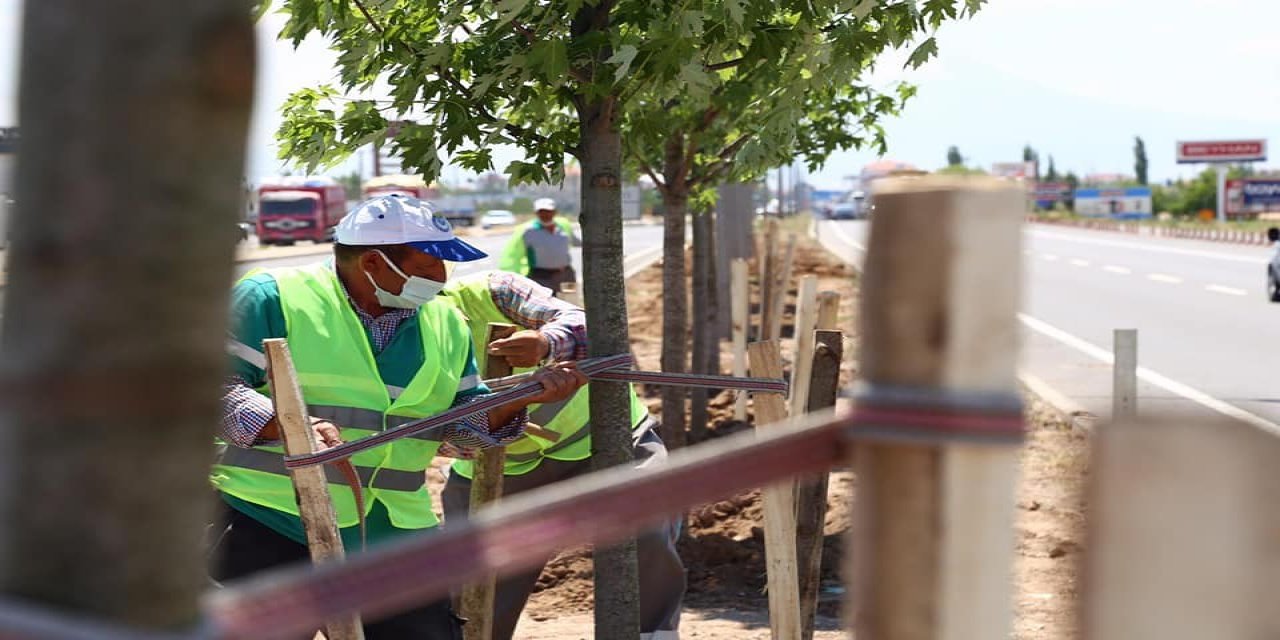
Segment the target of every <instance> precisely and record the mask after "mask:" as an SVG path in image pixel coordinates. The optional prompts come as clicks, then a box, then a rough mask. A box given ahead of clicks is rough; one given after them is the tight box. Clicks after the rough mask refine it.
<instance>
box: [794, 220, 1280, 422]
mask: <svg viewBox="0 0 1280 640" xmlns="http://www.w3.org/2000/svg"><path fill="white" fill-rule="evenodd" d="M867 226H868V223H866V222H861V221H854V222H845V221H841V222H832V221H826V222H822V223H820V227H819V236H820V237H821V238H823V240H824V242H826V243H827V244H828V246H829V247H831V248H833V249H834V250H836V251H837V252H840V253H841V254H842V255H845V256H846V257H847V258H848V259H850V260H851V261H853V262H855V263H856V262H860V260H861V258H862V251H863V250H862V249H860V248H859V247H865V245H866V233H867ZM1023 238H1024V249H1023V264H1024V277H1023V283H1024V292H1023V316H1022V320H1023V324H1024V326H1025V327H1026V329H1027V330H1026V332H1025V335H1024V349H1023V369H1024V371H1025V372H1026V373H1029V374H1031V375H1033V376H1035V377H1037V378H1040V379H1042V380H1044V381H1045V382H1047V383H1048V384H1049V385H1050V386H1052V387H1054V388H1055V389H1057V390H1059V391H1060V392H1062V393H1063V394H1065V395H1067V396H1068V397H1070V398H1072V399H1073V400H1076V401H1077V402H1079V403H1080V404H1082V405H1083V406H1084V407H1085V408H1086V409H1088V410H1090V411H1092V412H1094V413H1096V414H1098V415H1101V416H1107V415H1109V414H1110V402H1111V397H1110V388H1111V367H1110V364H1109V363H1108V362H1107V360H1106V359H1107V357H1108V356H1109V351H1110V348H1111V347H1110V345H1111V343H1112V332H1113V330H1114V329H1137V330H1138V340H1139V354H1138V358H1139V364H1140V365H1141V366H1142V367H1143V368H1144V370H1143V371H1142V372H1140V373H1141V382H1140V385H1139V394H1140V402H1139V404H1140V408H1141V409H1144V410H1151V411H1156V410H1170V411H1178V412H1181V413H1185V414H1190V415H1209V414H1213V413H1228V414H1232V415H1235V416H1236V417H1240V418H1244V419H1249V420H1254V421H1255V423H1256V424H1258V426H1261V427H1263V428H1273V429H1278V430H1280V427H1275V426H1274V424H1268V423H1280V385H1277V377H1278V376H1277V373H1278V369H1277V367H1280V357H1278V356H1277V351H1278V349H1280V304H1273V303H1270V302H1269V301H1267V299H1266V297H1265V273H1266V272H1265V265H1266V263H1267V260H1268V257H1269V255H1270V252H1271V249H1269V248H1267V247H1257V246H1248V245H1234V244H1226V243H1212V242H1200V241H1190V240H1179V239H1172V238H1155V237H1149V236H1138V235H1127V234H1119V233H1111V232H1101V231H1086V230H1077V229H1063V228H1059V227H1044V226H1036V225H1031V226H1028V227H1027V229H1026V231H1025V232H1024V236H1023Z"/></svg>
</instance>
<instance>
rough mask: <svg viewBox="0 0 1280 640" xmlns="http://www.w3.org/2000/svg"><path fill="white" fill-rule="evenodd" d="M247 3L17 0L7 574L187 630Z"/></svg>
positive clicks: (206, 510)
mask: <svg viewBox="0 0 1280 640" xmlns="http://www.w3.org/2000/svg"><path fill="white" fill-rule="evenodd" d="M249 10H250V5H249V3H248V2H245V1H243V0H207V1H204V2H171V1H169V0H134V1H131V2H127V3H107V2H91V3H84V2H77V1H74V0H41V1H40V2H29V3H27V4H26V6H25V8H24V27H23V38H22V43H23V51H22V80H21V92H20V95H21V98H20V103H19V106H18V108H19V115H20V120H21V122H22V127H23V129H22V136H23V138H22V142H21V150H20V153H21V157H22V161H21V162H20V163H19V165H18V169H17V176H16V178H17V192H16V194H15V195H16V198H17V211H16V215H15V216H14V220H13V224H12V227H11V237H12V240H13V243H12V245H11V248H10V250H9V257H8V267H9V282H8V286H7V289H6V291H5V294H6V300H7V301H8V304H6V305H5V309H4V311H5V313H4V320H3V338H2V339H0V348H2V349H3V357H2V358H0V361H3V362H4V378H5V385H6V398H5V402H4V406H3V413H0V434H3V438H4V442H3V447H0V450H2V451H4V454H5V461H4V464H3V465H0V469H3V474H4V486H5V487H8V489H6V490H5V491H4V494H3V499H0V513H3V518H4V522H5V523H6V524H5V535H4V536H3V537H2V538H0V590H3V592H4V593H5V595H6V596H8V597H9V598H10V599H11V600H10V601H11V602H18V601H28V602H33V603H38V604H42V605H46V606H48V607H50V608H53V609H59V610H64V611H67V612H73V613H75V614H77V615H79V616H82V617H84V618H88V619H94V618H99V619H103V620H110V621H113V622H116V623H118V624H122V625H132V626H135V627H137V628H138V629H139V632H138V635H142V633H141V629H151V630H161V629H164V630H174V629H180V628H182V627H188V628H190V627H193V626H194V624H195V623H196V621H197V619H198V610H197V600H198V597H199V596H200V594H201V593H202V592H203V591H204V590H205V588H206V586H207V580H206V579H205V578H204V576H205V569H204V560H205V558H204V552H203V550H202V549H201V543H200V541H201V537H202V533H203V531H204V529H205V527H206V525H207V523H208V521H209V517H210V516H211V514H212V507H213V504H212V503H211V501H210V500H209V486H208V468H209V464H210V463H211V461H212V455H213V448H212V436H213V433H214V428H215V425H216V423H217V416H218V389H219V387H220V384H221V380H222V377H223V374H224V369H223V367H224V363H225V357H224V355H223V336H225V335H226V322H227V321H226V318H227V302H228V295H229V291H228V287H227V283H228V282H230V281H231V278H232V258H233V256H234V253H235V244H236V240H237V238H236V231H235V222H236V220H237V219H238V218H239V217H240V213H241V208H242V206H243V201H242V198H243V194H244V192H243V190H242V182H241V181H242V179H243V176H244V154H245V139H246V137H247V134H248V125H249V110H250V106H251V103H252V94H253V68H254V37H253V28H252V23H251V20H250V12H249Z"/></svg>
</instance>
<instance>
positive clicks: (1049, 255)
mask: <svg viewBox="0 0 1280 640" xmlns="http://www.w3.org/2000/svg"><path fill="white" fill-rule="evenodd" d="M1040 257H1041V258H1044V259H1045V260H1048V261H1049V262H1055V261H1057V259H1058V256H1056V255H1053V254H1052V253H1046V254H1044V255H1043V256H1040Z"/></svg>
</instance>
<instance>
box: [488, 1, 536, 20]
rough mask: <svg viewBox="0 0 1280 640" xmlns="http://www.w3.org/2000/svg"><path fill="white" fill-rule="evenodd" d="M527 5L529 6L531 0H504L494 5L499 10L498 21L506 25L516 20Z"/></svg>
mask: <svg viewBox="0 0 1280 640" xmlns="http://www.w3.org/2000/svg"><path fill="white" fill-rule="evenodd" d="M527 6H529V0H502V1H501V2H499V3H498V4H497V6H496V7H494V8H495V9H497V10H498V22H499V23H500V24H504V25H505V24H506V23H508V22H511V21H512V20H515V18H516V16H518V15H520V12H522V11H524V8H525V7H527Z"/></svg>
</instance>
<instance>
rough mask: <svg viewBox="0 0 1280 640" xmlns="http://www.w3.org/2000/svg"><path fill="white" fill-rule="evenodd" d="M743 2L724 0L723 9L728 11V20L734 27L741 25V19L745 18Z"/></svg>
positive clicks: (739, 0)
mask: <svg viewBox="0 0 1280 640" xmlns="http://www.w3.org/2000/svg"><path fill="white" fill-rule="evenodd" d="M743 4H744V0H724V9H725V11H727V12H729V21H730V22H732V23H733V24H734V26H736V27H741V26H742V21H743V19H744V18H746V11H745V10H744V8H743Z"/></svg>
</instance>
